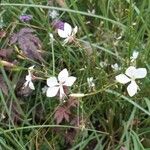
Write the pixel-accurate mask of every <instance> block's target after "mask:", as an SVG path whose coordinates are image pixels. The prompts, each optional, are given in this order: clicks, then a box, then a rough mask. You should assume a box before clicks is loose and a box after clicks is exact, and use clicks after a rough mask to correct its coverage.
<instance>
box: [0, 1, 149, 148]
mask: <svg viewBox="0 0 150 150" xmlns="http://www.w3.org/2000/svg"><path fill="white" fill-rule="evenodd" d="M66 6H67V7H61V6H60V5H59V4H58V3H57V2H54V4H53V5H48V2H47V1H46V0H42V1H41V0H29V1H26V0H23V1H22V0H14V1H10V0H2V2H1V4H0V18H3V23H4V26H3V30H4V31H6V36H5V37H4V38H0V49H6V48H13V50H14V54H13V55H12V58H11V59H12V60H16V61H17V62H18V63H17V67H16V68H14V69H11V70H8V69H7V68H6V67H4V66H3V65H2V64H0V75H1V76H3V78H4V80H5V82H6V84H7V86H8V91H9V92H8V95H7V96H6V95H5V94H4V93H3V91H2V90H0V108H1V109H0V116H1V117H0V149H4V150H5V149H6V150H7V149H8V150H13V149H14V150H34V149H36V150H49V149H50V150H51V149H52V150H53V149H54V150H66V149H71V150H121V147H122V148H123V147H125V148H126V149H127V150H148V149H150V92H149V89H150V75H149V72H150V59H149V57H150V15H149V13H150V1H149V0H143V1H140V0H99V1H98V0H87V1H85V0H80V1H78V0H66ZM88 9H90V10H92V9H95V12H96V13H95V14H91V13H88V12H87V10H88ZM48 10H57V11H59V13H60V19H61V20H63V21H66V22H69V23H70V24H71V25H72V26H75V25H77V26H78V27H79V31H78V33H77V42H76V43H71V44H66V45H65V46H62V42H63V39H61V38H59V37H58V35H57V34H56V33H55V31H54V29H53V28H52V24H51V23H52V19H50V18H49V16H48ZM22 13H27V14H31V15H33V19H32V20H31V21H30V22H29V23H23V22H20V21H19V19H18V17H19V16H20V15H21V14H22ZM22 27H32V28H33V29H35V30H36V34H37V36H38V37H39V38H40V40H41V41H42V48H41V49H42V51H43V52H44V55H43V57H44V60H45V61H46V63H45V64H41V63H39V62H35V61H33V60H30V59H21V58H19V57H18V56H17V55H18V53H17V49H19V46H18V45H10V44H9V38H10V36H11V34H12V33H16V32H18V31H19V30H20V29H21V28H22ZM0 31H2V29H0ZM49 33H53V35H54V38H55V41H53V42H50V38H49ZM120 36H121V39H118V37H120ZM134 50H137V51H138V52H139V57H138V58H137V60H136V63H135V64H134V65H136V66H137V67H138V68H141V67H144V68H146V69H147V71H148V74H147V76H146V78H144V79H141V80H139V82H138V85H139V87H140V89H141V90H140V91H138V93H137V94H136V95H135V96H134V97H129V95H128V93H127V91H126V86H122V85H121V84H119V83H117V82H116V81H115V76H116V75H118V74H120V73H124V72H125V70H126V68H128V67H129V66H130V65H132V63H131V62H130V56H131V55H132V52H133V51H134ZM0 59H1V58H0ZM100 62H106V63H108V65H107V66H104V67H101V66H100ZM114 63H118V64H119V65H120V66H121V67H122V69H121V70H120V71H117V72H115V71H113V69H112V68H111V64H114ZM32 65H35V70H36V74H37V76H39V77H41V79H40V80H37V81H35V83H34V84H35V87H36V90H35V91H33V92H32V93H31V95H30V96H28V97H24V96H17V95H16V91H15V87H16V86H17V83H18V81H20V80H21V78H24V76H25V75H26V74H27V68H28V67H30V66H32ZM63 68H67V69H68V70H69V72H70V73H71V75H73V76H75V77H77V80H76V82H75V84H74V86H73V87H72V88H71V92H72V93H84V94H85V96H84V97H81V98H78V101H79V105H78V107H76V108H73V110H72V112H71V113H72V117H71V118H70V121H69V122H67V121H63V122H62V123H61V124H59V125H57V124H56V121H55V119H54V114H55V110H56V108H57V107H59V106H60V105H62V104H61V103H60V101H59V99H57V98H48V97H46V96H45V94H43V93H42V90H41V89H42V88H43V87H44V85H46V79H47V78H48V77H50V76H53V75H55V76H57V75H58V73H59V72H60V71H61V70H62V69H63ZM87 77H93V78H94V82H95V85H96V86H95V90H93V91H89V88H88V84H87ZM14 104H15V108H14V109H15V110H17V111H18V114H17V115H19V116H20V117H21V120H19V122H16V120H15V119H14V117H16V116H15V115H16V114H15V113H16V112H15V110H14V109H13V107H14ZM2 115H5V116H6V118H4V119H3V118H2ZM73 117H74V118H78V121H79V122H78V123H79V125H78V126H77V125H73V124H72V123H71V122H72V120H73Z"/></svg>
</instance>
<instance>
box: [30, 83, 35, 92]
mask: <svg viewBox="0 0 150 150" xmlns="http://www.w3.org/2000/svg"><path fill="white" fill-rule="evenodd" d="M29 88H30V89H32V90H35V87H34V84H33V82H31V81H30V82H29Z"/></svg>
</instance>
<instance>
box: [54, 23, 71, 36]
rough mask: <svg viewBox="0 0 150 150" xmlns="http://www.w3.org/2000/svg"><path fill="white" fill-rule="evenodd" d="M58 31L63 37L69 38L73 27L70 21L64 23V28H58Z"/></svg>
mask: <svg viewBox="0 0 150 150" xmlns="http://www.w3.org/2000/svg"><path fill="white" fill-rule="evenodd" d="M57 32H58V35H59V36H60V37H61V38H67V37H69V36H70V35H71V32H72V27H71V26H70V25H69V24H68V23H64V30H61V29H58V30H57Z"/></svg>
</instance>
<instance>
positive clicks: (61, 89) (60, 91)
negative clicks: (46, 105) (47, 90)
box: [59, 86, 66, 100]
mask: <svg viewBox="0 0 150 150" xmlns="http://www.w3.org/2000/svg"><path fill="white" fill-rule="evenodd" d="M65 95H66V94H65V92H64V89H63V86H60V89H59V99H60V100H62V99H63V98H64V96H65Z"/></svg>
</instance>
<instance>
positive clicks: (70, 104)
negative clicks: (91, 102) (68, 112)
mask: <svg viewBox="0 0 150 150" xmlns="http://www.w3.org/2000/svg"><path fill="white" fill-rule="evenodd" d="M78 105H79V101H78V100H77V99H76V98H74V97H69V99H68V101H67V107H68V108H70V107H77V106H78Z"/></svg>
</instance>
